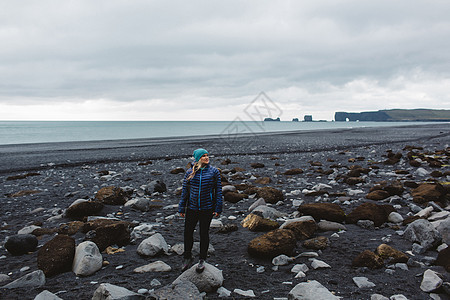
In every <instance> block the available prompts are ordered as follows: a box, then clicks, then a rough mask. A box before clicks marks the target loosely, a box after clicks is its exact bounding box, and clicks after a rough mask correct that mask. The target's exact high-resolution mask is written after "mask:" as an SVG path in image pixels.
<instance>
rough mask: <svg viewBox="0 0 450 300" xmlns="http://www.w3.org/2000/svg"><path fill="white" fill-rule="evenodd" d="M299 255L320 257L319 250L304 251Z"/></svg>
mask: <svg viewBox="0 0 450 300" xmlns="http://www.w3.org/2000/svg"><path fill="white" fill-rule="evenodd" d="M297 257H319V254H318V253H317V252H302V253H300V254H299V255H297Z"/></svg>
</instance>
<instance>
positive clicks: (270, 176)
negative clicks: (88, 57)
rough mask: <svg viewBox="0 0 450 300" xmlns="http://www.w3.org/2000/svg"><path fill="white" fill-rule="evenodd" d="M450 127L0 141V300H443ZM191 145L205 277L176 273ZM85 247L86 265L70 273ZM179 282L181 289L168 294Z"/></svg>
mask: <svg viewBox="0 0 450 300" xmlns="http://www.w3.org/2000/svg"><path fill="white" fill-rule="evenodd" d="M449 129H450V125H449V124H432V125H424V126H402V127H388V128H358V129H350V130H334V131H316V132H294V133H284V134H269V133H267V134H259V135H248V136H240V137H235V138H233V139H224V138H223V137H203V138H202V137H199V138H196V139H192V140H189V139H187V140H176V139H175V140H170V139H167V140H134V141H120V142H114V141H103V142H90V143H58V144H40V145H16V146H13V145H12V146H0V154H1V155H0V187H1V188H0V189H1V191H2V193H1V197H2V198H1V199H2V206H1V208H0V216H1V219H0V220H1V223H0V241H1V242H0V286H1V288H0V298H1V299H35V297H36V296H37V295H38V294H40V293H41V292H43V291H48V292H51V293H53V294H56V295H57V296H58V297H60V298H61V299H72V298H75V297H78V298H79V299H91V298H92V297H93V296H94V294H95V293H96V294H97V296H96V297H98V298H96V299H104V298H102V296H100V294H105V293H106V292H105V290H108V289H110V290H111V291H112V292H113V293H114V288H115V286H117V287H122V288H123V289H126V290H128V291H131V292H133V293H138V292H139V293H138V295H140V296H137V297H141V298H142V299H145V298H147V299H155V298H157V297H158V295H159V297H160V298H161V299H165V298H164V295H167V294H172V296H173V299H179V297H180V295H184V296H185V295H188V294H192V299H196V297H197V298H198V297H200V293H202V292H203V295H202V296H204V297H206V298H207V299H219V298H220V299H222V297H224V298H225V299H227V298H228V299H242V298H252V297H255V298H257V299H275V298H281V299H283V298H285V299H287V298H288V297H290V299H296V298H295V296H294V294H296V293H297V294H299V293H300V294H302V293H303V294H302V295H306V294H305V293H308V291H307V289H308V288H312V289H313V290H314V293H315V294H314V295H313V296H310V298H305V299H318V298H317V297H318V294H317V293H318V292H319V291H323V293H324V294H323V295H324V296H323V297H325V298H324V299H333V298H332V297H341V298H342V299H386V298H382V297H381V296H380V295H383V296H384V297H387V298H388V299H389V297H391V299H448V293H449V288H450V287H449V284H448V282H449V281H450V280H449V274H448V270H449V269H448V268H449V261H448V260H449V257H450V254H448V248H446V244H448V243H449V241H448V239H449V231H450V225H449V223H450V216H449V215H450V213H449V206H448V205H449V202H448V200H449V197H450V196H449V195H450V194H448V190H449V185H448V182H449V181H450V168H449V151H450V149H449V148H448V147H449V145H450V130H449ZM198 147H204V148H206V149H208V150H209V151H210V152H211V153H212V154H213V155H212V157H211V164H212V165H214V166H216V167H219V168H220V169H221V170H222V174H223V178H224V181H223V185H224V194H225V201H224V213H223V214H222V216H221V217H220V219H216V220H215V221H214V224H213V225H214V226H213V228H212V229H211V244H212V247H211V249H210V251H211V253H210V256H209V258H208V260H207V262H208V263H209V265H208V266H207V272H205V277H208V278H203V277H200V278H199V277H198V276H197V277H196V275H195V274H189V273H187V274H180V262H181V256H180V254H181V253H182V249H180V243H182V232H183V219H181V218H180V217H179V216H177V214H176V211H177V209H176V205H177V203H178V198H179V196H178V194H179V192H180V187H181V180H182V178H183V173H184V170H185V169H186V165H187V163H188V162H189V161H190V153H191V152H192V149H195V148H198ZM262 199H264V200H262ZM94 216H101V217H107V218H109V219H108V220H105V219H104V218H103V219H98V218H95V217H94ZM18 233H20V234H21V235H20V236H18V237H17V234H18ZM15 239H16V240H15ZM28 247H29V248H28ZM82 248H84V249H88V250H86V251H87V253H90V255H91V254H92V253H95V255H93V256H94V257H97V261H96V262H92V261H90V263H88V264H87V266H84V265H82V266H80V265H79V264H78V263H76V265H77V266H79V267H78V268H75V267H74V265H75V264H73V261H74V260H75V261H76V262H77V261H82V260H83V259H78V257H81V258H82V257H83V255H82V253H83V252H82ZM7 249H8V250H7ZM61 249H63V250H61ZM97 252H98V253H97ZM12 253H13V254H16V255H13V254H12ZM49 253H51V254H49ZM74 257H75V259H74ZM446 268H447V269H446ZM86 270H87V271H86ZM190 271H191V272H192V270H190ZM188 272H189V271H188ZM29 274H33V275H36V277H35V278H34V279H33V280H35V281H33V282H34V283H33V284H34V286H29V287H14V288H8V285H10V286H9V287H11V286H14V285H15V284H12V282H13V281H15V280H17V279H20V278H21V277H24V276H25V277H26V276H28V277H31V275H29ZM436 274H439V275H436ZM190 275H192V276H190ZM180 276H181V279H183V278H184V279H185V280H186V278H187V280H188V281H189V282H193V283H194V285H192V284H179V285H177V286H176V289H175V290H174V289H173V288H172V286H171V284H172V283H173V282H174V281H176V280H177V278H179V277H180ZM221 276H222V278H221ZM424 277H425V278H426V280H424ZM429 278H430V279H429ZM181 279H179V280H178V281H181ZM206 279H208V280H206ZM428 279H429V280H428ZM433 280H435V281H433ZM26 282H27V284H28V283H29V282H30V281H26ZM205 282H207V283H210V284H209V285H208V284H205ZM424 282H426V284H425V285H424ZM429 282H432V283H429ZM18 284H19V285H20V284H22V285H23V284H24V283H23V282H22V283H18ZM433 284H435V285H436V286H434V287H433ZM5 286H6V287H5ZM97 289H99V290H98V291H97V292H96V290H97ZM121 292H125V290H121ZM177 293H178V294H177ZM228 294H229V296H227V295H228ZM288 295H289V296H288ZM399 295H402V296H399ZM184 296H183V297H184ZM221 296H222V297H221ZM48 297H49V296H48ZM177 297H178V298H177ZM402 297H403V298H402ZM184 298H186V297H184ZM38 299H39V298H38ZM45 299H52V298H45ZM136 299H138V298H136ZM186 299H187V298H186ZM299 299H300V298H299ZM302 299H303V298H302ZM336 299H337V298H336Z"/></svg>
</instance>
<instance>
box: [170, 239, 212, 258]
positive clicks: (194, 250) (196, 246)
mask: <svg viewBox="0 0 450 300" xmlns="http://www.w3.org/2000/svg"><path fill="white" fill-rule="evenodd" d="M171 250H172V251H173V252H175V253H176V254H178V255H182V254H183V253H184V244H182V243H178V244H176V245H174V246H172V247H171ZM215 251H216V250H215V249H214V246H213V245H212V244H209V247H208V254H214V252H215ZM198 254H200V242H194V246H193V247H192V255H193V256H197V255H198Z"/></svg>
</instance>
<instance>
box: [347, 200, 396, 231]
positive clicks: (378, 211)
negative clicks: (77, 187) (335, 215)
mask: <svg viewBox="0 0 450 300" xmlns="http://www.w3.org/2000/svg"><path fill="white" fill-rule="evenodd" d="M393 211H395V209H394V208H393V207H392V206H391V205H377V204H374V203H369V202H368V203H363V204H361V205H360V206H358V207H357V208H355V209H354V210H353V211H352V212H351V213H350V214H348V215H347V223H350V224H351V223H356V222H358V221H359V220H371V221H373V223H374V225H375V226H377V227H379V226H381V225H383V224H384V223H385V222H387V220H388V216H389V214H390V213H391V212H393Z"/></svg>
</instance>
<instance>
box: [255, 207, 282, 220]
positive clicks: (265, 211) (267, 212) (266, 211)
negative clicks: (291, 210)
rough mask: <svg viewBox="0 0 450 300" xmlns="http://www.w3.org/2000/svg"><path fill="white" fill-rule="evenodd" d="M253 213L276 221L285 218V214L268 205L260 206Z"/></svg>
mask: <svg viewBox="0 0 450 300" xmlns="http://www.w3.org/2000/svg"><path fill="white" fill-rule="evenodd" d="M252 213H256V214H258V215H262V217H263V218H266V219H271V220H276V219H278V218H280V217H283V216H284V215H285V214H283V213H281V212H279V211H278V210H276V209H275V208H273V207H269V206H267V205H260V206H258V207H256V208H255V209H254V210H252Z"/></svg>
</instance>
